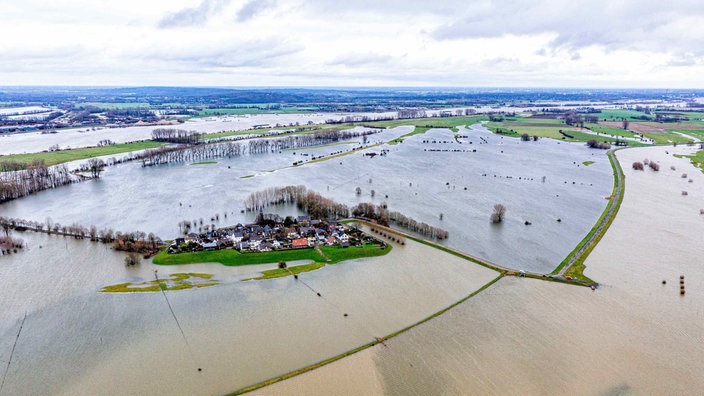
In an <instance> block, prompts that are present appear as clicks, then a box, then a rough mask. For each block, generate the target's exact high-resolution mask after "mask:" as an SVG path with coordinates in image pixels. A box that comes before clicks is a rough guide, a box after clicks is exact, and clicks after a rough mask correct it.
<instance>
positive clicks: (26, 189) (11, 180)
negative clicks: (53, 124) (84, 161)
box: [0, 161, 78, 203]
mask: <svg viewBox="0 0 704 396" xmlns="http://www.w3.org/2000/svg"><path fill="white" fill-rule="evenodd" d="M76 181H78V180H77V179H76V178H75V177H73V176H72V175H71V172H69V170H68V167H67V166H66V164H61V165H55V166H51V167H48V166H46V165H44V162H43V161H41V162H40V163H36V161H35V162H33V163H32V164H30V165H29V166H28V167H27V168H26V169H22V170H15V171H8V172H2V173H0V203H2V202H6V201H10V200H13V199H17V198H21V197H25V196H27V195H30V194H32V193H35V192H37V191H42V190H48V189H51V188H56V187H59V186H63V185H66V184H70V183H74V182H76Z"/></svg>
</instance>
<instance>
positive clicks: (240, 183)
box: [0, 125, 613, 273]
mask: <svg viewBox="0 0 704 396" xmlns="http://www.w3.org/2000/svg"><path fill="white" fill-rule="evenodd" d="M410 130H411V129H410V128H409V127H400V128H394V129H391V130H386V131H384V132H382V133H380V134H375V135H371V136H369V137H368V143H369V144H373V143H376V142H379V141H389V140H391V139H393V138H395V137H398V136H401V135H403V134H404V133H408V132H409V131H410ZM460 135H461V136H467V137H466V138H459V139H458V140H459V142H461V143H459V142H457V141H455V138H454V136H453V134H452V132H450V131H449V130H446V129H445V130H443V129H434V130H430V131H428V132H427V133H425V134H422V135H415V136H412V137H409V138H406V139H405V140H404V142H403V143H401V144H398V145H392V146H390V145H382V146H377V147H374V148H370V149H367V150H366V151H364V152H356V153H354V154H351V155H348V156H344V157H339V158H333V159H330V160H328V161H324V162H318V163H310V164H306V165H304V166H299V167H291V164H292V163H293V162H296V161H300V160H309V159H310V158H311V157H312V156H314V155H320V154H330V153H333V152H337V151H340V150H349V149H350V148H351V147H354V146H353V145H349V144H344V142H343V144H339V145H336V146H326V147H319V148H309V149H303V150H287V151H283V152H282V153H276V154H268V155H251V156H241V157H237V158H231V159H220V160H218V163H217V164H212V165H191V164H171V165H164V166H156V167H147V168H143V167H141V165H140V164H139V163H128V164H122V165H119V166H115V167H109V168H107V169H106V171H105V172H104V174H103V176H102V178H101V179H100V180H97V181H90V182H84V183H78V184H73V185H69V186H65V187H62V188H59V189H56V190H52V191H44V192H41V193H38V194H35V195H33V196H29V197H26V198H23V199H21V200H17V201H13V202H8V203H6V204H4V205H2V206H0V214H2V215H3V216H6V217H18V218H24V219H30V220H37V221H44V220H45V219H46V217H51V218H52V219H53V221H54V222H59V223H61V224H71V223H73V222H78V223H79V224H84V225H86V226H89V225H92V224H95V225H96V226H98V228H103V227H112V228H114V229H115V230H121V231H130V230H141V231H145V232H147V233H149V232H154V233H155V234H157V235H159V236H160V237H162V238H163V239H171V238H174V237H176V236H177V235H178V226H177V225H178V223H179V222H180V221H182V220H190V221H193V220H199V222H200V219H201V218H202V219H203V220H204V224H209V223H213V224H215V225H216V226H224V225H230V224H237V223H238V222H242V223H244V222H251V221H252V220H253V218H254V214H251V213H245V214H243V213H240V212H241V210H242V209H243V208H244V200H245V198H246V197H247V196H248V195H249V194H250V193H252V192H254V191H258V190H261V189H263V188H266V187H279V186H285V185H290V184H304V185H305V186H306V187H308V188H309V189H312V190H315V191H318V192H319V193H321V194H323V195H324V196H326V197H329V198H331V199H334V200H336V201H338V202H342V203H345V204H347V205H350V206H353V205H356V204H357V203H359V202H369V201H370V202H374V203H376V204H381V203H384V202H385V203H387V204H388V207H389V209H390V210H392V211H399V212H401V213H404V214H406V215H408V216H411V217H413V218H415V219H416V220H418V221H423V222H426V223H428V224H431V225H434V226H438V227H441V228H444V229H446V230H448V231H449V234H450V237H449V239H447V240H446V241H443V243H444V244H447V245H448V246H451V247H454V248H457V249H460V250H462V251H465V252H468V253H471V254H473V255H476V256H479V257H482V258H484V259H488V260H490V261H493V262H496V263H498V264H501V265H504V266H507V267H511V268H516V269H523V270H530V271H536V272H545V273H547V272H550V271H552V269H554V268H555V267H556V266H557V264H559V263H560V262H561V261H562V260H563V259H564V257H565V256H566V255H567V254H568V253H569V252H570V251H571V250H572V249H573V248H574V246H576V244H577V243H579V241H580V240H581V239H582V238H583V237H584V235H585V234H586V233H587V232H588V231H589V229H591V227H592V226H593V225H594V223H595V222H596V220H597V219H598V218H599V216H600V214H601V212H602V211H603V209H604V207H605V206H606V200H605V199H604V197H606V196H609V195H610V194H611V188H612V184H613V179H612V174H611V167H610V165H609V162H608V159H607V158H606V155H605V153H604V151H601V150H594V149H588V148H586V147H585V146H584V145H582V144H568V143H564V142H559V141H555V140H550V139H541V140H540V141H537V142H521V141H519V139H515V138H502V137H500V136H496V135H493V134H491V133H490V132H489V131H487V130H486V129H485V128H483V127H481V126H478V125H477V126H473V127H472V128H471V129H467V130H465V129H463V130H461V131H460ZM360 139H361V138H360ZM424 141H426V142H429V143H424ZM433 141H435V142H436V143H432V142H433ZM443 142H444V143H443ZM384 149H386V150H388V153H387V154H386V155H385V156H379V155H378V156H376V157H373V158H370V157H368V156H365V155H364V153H371V152H375V153H381V151H382V150H384ZM431 150H446V151H431ZM455 150H457V151H455ZM474 150H476V152H475V151H474ZM305 154H308V155H307V156H306V155H305ZM584 161H594V164H592V165H590V166H584V165H582V162H584ZM245 176H253V177H247V178H243V177H245ZM543 177H544V178H545V181H543ZM370 181H371V182H370ZM357 186H359V187H360V188H361V189H362V194H361V195H359V196H357V195H356V194H355V188H356V187H357ZM372 190H374V192H375V195H374V196H373V197H372V195H371V192H372ZM496 203H502V204H504V205H505V206H506V207H507V215H506V219H505V221H504V222H503V223H502V224H501V225H492V224H490V222H489V216H490V214H491V212H492V210H493V206H494V204H496ZM267 210H269V211H271V212H278V213H280V214H283V215H288V214H296V213H297V210H296V209H295V208H292V207H289V208H269V209H267ZM216 214H217V215H218V217H219V221H218V220H214V221H212V222H211V221H210V219H211V218H214V217H215V215H216ZM225 214H227V218H225V216H224V215H225ZM441 214H442V215H443V219H442V220H440V215H441ZM558 219H559V220H560V221H558ZM526 221H528V222H530V223H531V225H525V222H526Z"/></svg>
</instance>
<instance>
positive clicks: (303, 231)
mask: <svg viewBox="0 0 704 396" xmlns="http://www.w3.org/2000/svg"><path fill="white" fill-rule="evenodd" d="M298 233H299V234H301V236H308V235H312V234H313V233H315V228H313V227H300V228H299V229H298Z"/></svg>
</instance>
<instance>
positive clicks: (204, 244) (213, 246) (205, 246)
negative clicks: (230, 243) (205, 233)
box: [201, 241, 218, 250]
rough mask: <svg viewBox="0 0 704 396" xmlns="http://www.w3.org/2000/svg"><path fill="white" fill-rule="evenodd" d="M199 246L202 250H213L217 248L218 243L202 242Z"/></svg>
mask: <svg viewBox="0 0 704 396" xmlns="http://www.w3.org/2000/svg"><path fill="white" fill-rule="evenodd" d="M201 246H202V247H203V250H215V249H217V248H218V243H217V242H215V241H211V242H202V243H201Z"/></svg>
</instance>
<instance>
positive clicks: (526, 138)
mask: <svg viewBox="0 0 704 396" xmlns="http://www.w3.org/2000/svg"><path fill="white" fill-rule="evenodd" d="M521 141H524V142H528V141H530V135H528V134H527V133H524V134H523V135H521Z"/></svg>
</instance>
